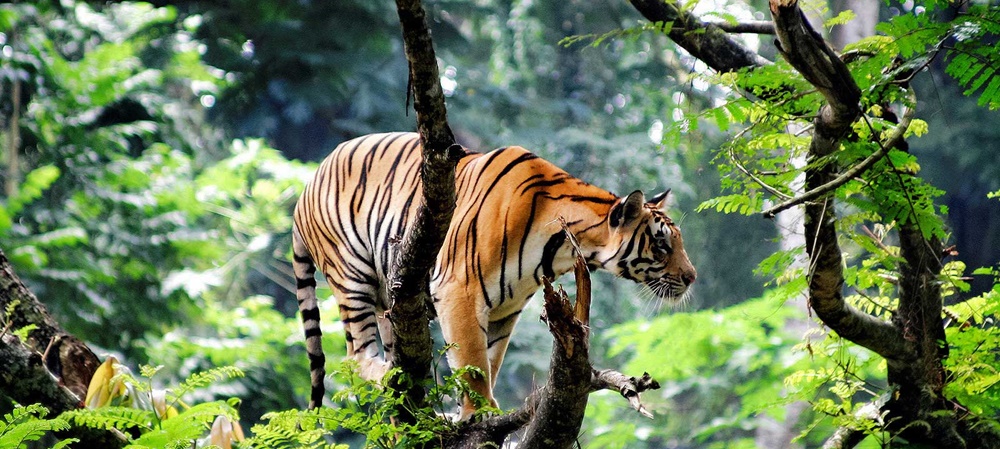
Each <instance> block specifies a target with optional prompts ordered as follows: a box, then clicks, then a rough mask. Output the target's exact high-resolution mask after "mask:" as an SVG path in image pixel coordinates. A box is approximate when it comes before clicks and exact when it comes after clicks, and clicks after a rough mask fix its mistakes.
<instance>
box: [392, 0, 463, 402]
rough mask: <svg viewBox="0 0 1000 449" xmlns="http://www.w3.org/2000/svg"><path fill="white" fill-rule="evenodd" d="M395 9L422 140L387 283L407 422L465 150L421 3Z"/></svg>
mask: <svg viewBox="0 0 1000 449" xmlns="http://www.w3.org/2000/svg"><path fill="white" fill-rule="evenodd" d="M396 10H397V12H398V14H399V22H400V25H401V26H402V29H403V43H404V51H405V53H406V59H407V61H408V62H409V67H410V72H409V76H410V86H411V88H412V93H413V108H414V110H415V111H416V113H417V130H418V131H419V132H420V137H421V141H422V144H423V164H422V166H421V181H422V183H423V187H422V188H423V202H422V204H421V205H420V209H419V210H418V212H417V217H416V220H415V222H414V224H413V225H412V227H411V228H410V229H409V230H408V231H407V234H406V236H405V237H404V240H403V243H402V245H401V247H400V249H399V251H398V252H397V254H398V257H397V259H396V260H395V261H394V263H393V270H392V278H391V279H390V282H389V297H390V301H391V306H390V307H391V309H390V312H389V318H390V320H391V321H392V325H393V326H392V328H393V331H392V332H393V338H394V348H393V349H394V360H393V363H394V364H395V366H398V367H399V368H400V369H401V370H402V371H403V372H404V373H405V376H403V378H400V377H397V378H396V382H394V383H396V385H394V387H396V388H397V389H402V390H404V391H405V392H406V393H405V395H406V397H407V398H408V400H409V404H406V405H404V406H403V407H401V409H400V416H399V418H400V419H401V420H402V421H403V422H408V421H409V420H410V418H411V416H410V415H409V412H408V410H410V409H411V407H420V406H422V405H423V403H424V395H425V390H424V385H423V384H424V381H425V380H426V379H427V378H428V375H429V372H430V365H431V361H432V349H433V344H432V340H431V336H430V329H429V327H428V323H429V321H430V316H431V313H430V309H431V301H430V294H429V292H428V290H427V277H428V272H429V271H430V268H431V266H432V265H433V264H434V260H435V258H436V256H437V253H438V251H439V250H440V248H441V244H442V242H443V241H444V236H445V233H446V232H447V230H448V225H449V224H450V223H451V215H452V211H453V210H454V208H455V164H456V162H457V160H458V157H460V156H461V154H462V153H463V151H462V148H461V147H460V146H458V145H456V144H455V137H454V135H453V134H452V132H451V129H450V128H449V127H448V118H447V111H446V109H445V104H444V94H443V92H442V90H441V83H440V76H439V75H438V67H437V58H436V57H435V55H434V47H433V45H432V42H431V36H430V30H429V29H428V28H427V20H426V17H425V13H424V9H423V6H421V4H420V1H419V0H397V1H396ZM404 380H405V382H401V381H404Z"/></svg>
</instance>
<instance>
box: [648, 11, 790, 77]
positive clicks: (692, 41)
mask: <svg viewBox="0 0 1000 449" xmlns="http://www.w3.org/2000/svg"><path fill="white" fill-rule="evenodd" d="M629 3H631V4H632V6H634V7H635V9H636V10H638V11H639V13H640V14H642V15H643V17H645V18H646V20H649V21H650V22H654V23H665V24H671V28H670V32H669V34H668V35H669V36H670V38H671V39H673V41H674V42H676V43H677V45H680V46H681V48H683V49H685V50H687V52H688V53H691V55H692V56H694V57H696V58H698V59H700V60H701V61H702V62H704V63H705V64H707V65H708V66H709V67H711V68H712V69H713V70H716V71H719V72H723V73H725V72H735V71H737V70H740V69H746V68H752V67H761V66H764V65H768V64H770V61H768V60H766V59H764V58H762V57H761V56H760V55H758V54H757V53H756V52H754V51H751V50H750V49H748V48H746V47H744V46H743V45H742V44H740V43H739V42H737V41H735V40H734V39H733V38H732V37H730V36H729V35H728V34H726V32H725V31H724V30H722V29H721V28H719V26H717V25H712V24H708V23H706V22H702V21H701V20H700V19H698V18H697V17H695V16H694V15H692V14H690V13H689V12H687V11H681V10H679V9H678V8H677V5H676V4H675V3H673V2H665V1H663V0H629Z"/></svg>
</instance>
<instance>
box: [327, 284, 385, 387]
mask: <svg viewBox="0 0 1000 449" xmlns="http://www.w3.org/2000/svg"><path fill="white" fill-rule="evenodd" d="M330 285H331V286H335V285H340V284H338V283H335V282H330ZM333 290H334V297H336V298H337V305H338V306H339V308H340V321H341V322H342V323H343V324H344V333H345V336H346V339H347V357H349V358H351V359H353V360H355V361H356V362H357V363H358V370H359V374H360V375H361V377H362V378H363V379H366V380H373V381H380V380H382V376H384V375H385V373H386V371H388V370H389V362H387V361H386V360H383V359H382V357H381V354H380V353H379V352H380V351H379V345H378V337H377V334H378V333H379V327H380V326H379V315H380V313H379V312H378V310H376V306H375V304H376V302H375V301H376V299H375V298H376V289H375V287H374V286H370V285H367V284H356V285H352V286H351V287H349V288H346V287H345V288H334V289H333Z"/></svg>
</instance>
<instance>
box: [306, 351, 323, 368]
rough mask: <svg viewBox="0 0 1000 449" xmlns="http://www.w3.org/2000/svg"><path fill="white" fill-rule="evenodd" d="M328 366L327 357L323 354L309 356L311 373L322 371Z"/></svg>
mask: <svg viewBox="0 0 1000 449" xmlns="http://www.w3.org/2000/svg"><path fill="white" fill-rule="evenodd" d="M325 365H326V356H324V355H323V354H309V371H313V370H316V369H322V368H323V367H324V366H325Z"/></svg>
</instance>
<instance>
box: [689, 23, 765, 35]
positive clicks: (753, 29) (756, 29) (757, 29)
mask: <svg viewBox="0 0 1000 449" xmlns="http://www.w3.org/2000/svg"><path fill="white" fill-rule="evenodd" d="M704 23H705V25H708V26H714V27H716V28H718V29H720V30H722V31H725V32H727V33H737V34H739V33H743V34H774V23H772V22H768V21H764V20H757V21H751V22H734V23H730V22H704Z"/></svg>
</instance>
